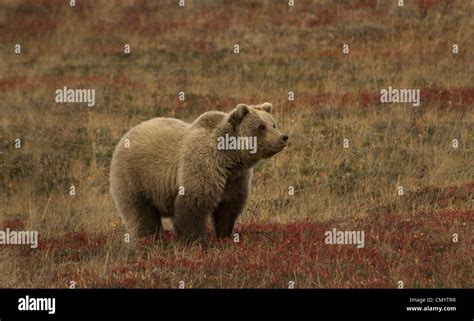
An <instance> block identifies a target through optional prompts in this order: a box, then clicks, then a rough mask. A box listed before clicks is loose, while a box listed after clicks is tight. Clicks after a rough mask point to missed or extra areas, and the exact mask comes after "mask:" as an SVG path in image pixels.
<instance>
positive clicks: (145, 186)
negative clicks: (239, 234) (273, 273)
mask: <svg viewBox="0 0 474 321" xmlns="http://www.w3.org/2000/svg"><path fill="white" fill-rule="evenodd" d="M272 109H273V106H272V104H270V103H263V104H260V105H246V104H239V105H237V107H236V108H234V109H233V110H232V111H231V112H229V113H224V112H220V111H210V112H206V113H204V114H202V115H201V116H199V117H198V118H197V119H196V120H195V121H194V122H193V123H191V124H188V123H186V122H184V121H181V120H178V119H174V118H155V119H152V120H149V121H146V122H143V123H141V124H139V125H138V126H136V127H134V128H132V129H131V130H130V131H129V132H127V133H126V134H125V135H124V136H123V138H122V139H121V140H120V142H119V144H118V146H117V148H116V149H115V152H114V155H113V158H112V165H111V170H110V190H111V193H112V196H113V198H114V201H115V204H116V206H117V208H118V210H119V212H120V215H121V217H122V219H123V221H124V223H125V225H126V227H127V230H128V231H130V232H132V233H133V234H134V235H135V236H138V237H142V236H153V235H156V234H157V233H159V232H160V230H161V226H162V222H161V218H162V217H171V218H172V219H173V224H174V228H175V231H176V233H177V234H178V236H179V237H180V239H181V240H182V241H184V242H186V243H188V242H194V241H203V242H204V241H205V233H206V219H207V214H208V213H212V218H213V221H214V228H215V231H216V234H217V236H218V237H229V236H231V234H232V230H233V228H234V224H235V221H236V219H237V218H238V217H239V215H240V214H241V213H242V211H243V209H244V207H245V204H246V202H247V198H248V195H249V189H250V184H251V179H252V173H253V167H254V166H255V165H256V164H257V163H258V162H259V161H261V160H263V159H266V158H270V157H272V156H273V155H275V154H277V153H278V152H280V151H282V150H283V149H284V148H285V147H286V145H287V143H288V136H287V135H285V134H282V133H281V132H280V130H279V129H278V128H277V125H276V121H275V119H274V118H273V116H272V114H271V113H272ZM223 137H224V140H223Z"/></svg>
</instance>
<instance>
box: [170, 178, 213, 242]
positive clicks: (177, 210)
mask: <svg viewBox="0 0 474 321" xmlns="http://www.w3.org/2000/svg"><path fill="white" fill-rule="evenodd" d="M221 194H222V189H221V188H219V187H218V186H209V185H207V184H206V183H205V182H203V183H202V186H198V187H194V188H193V187H188V188H186V189H185V193H184V195H178V196H177V197H176V200H175V206H174V227H175V231H176V233H177V235H178V238H179V239H180V240H181V241H182V242H183V243H185V244H190V243H194V242H201V243H203V244H205V243H206V219H207V216H208V215H209V214H210V213H212V212H213V211H214V209H215V208H216V206H217V203H218V201H219V198H220V196H221Z"/></svg>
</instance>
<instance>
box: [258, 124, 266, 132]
mask: <svg viewBox="0 0 474 321" xmlns="http://www.w3.org/2000/svg"><path fill="white" fill-rule="evenodd" d="M266 129H267V126H265V125H260V126H258V130H261V131H264V130H266Z"/></svg>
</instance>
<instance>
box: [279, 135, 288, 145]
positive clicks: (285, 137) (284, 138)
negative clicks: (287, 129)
mask: <svg viewBox="0 0 474 321" xmlns="http://www.w3.org/2000/svg"><path fill="white" fill-rule="evenodd" d="M280 142H281V143H282V144H283V145H286V144H288V135H281V136H280Z"/></svg>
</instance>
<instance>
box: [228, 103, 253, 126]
mask: <svg viewBox="0 0 474 321" xmlns="http://www.w3.org/2000/svg"><path fill="white" fill-rule="evenodd" d="M249 112H250V109H249V106H248V105H245V104H238V105H237V107H235V109H234V110H233V111H231V112H230V115H229V122H230V123H231V124H232V126H237V125H238V124H240V122H241V121H242V119H243V118H244V117H245V115H247V114H248V113H249Z"/></svg>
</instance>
